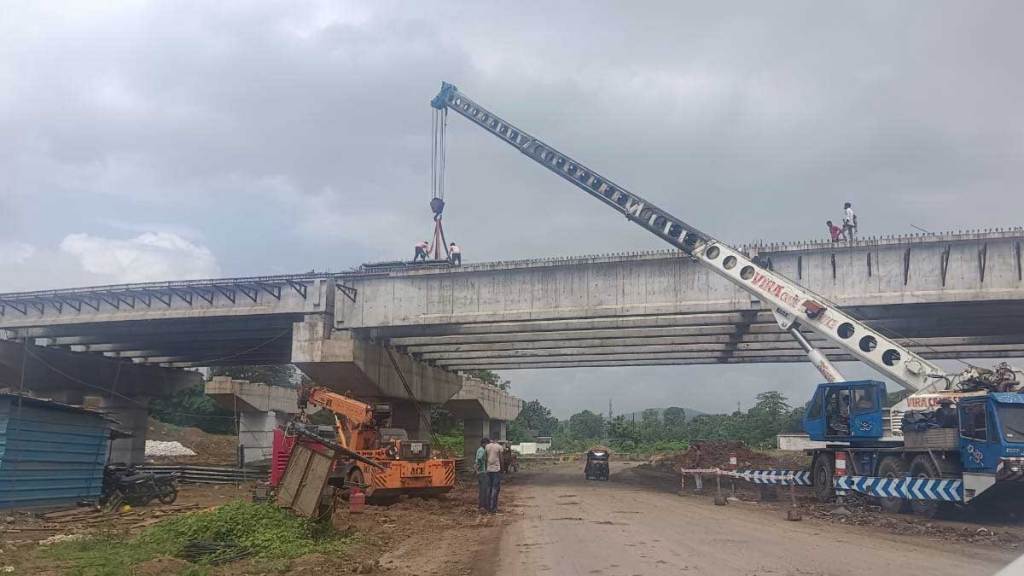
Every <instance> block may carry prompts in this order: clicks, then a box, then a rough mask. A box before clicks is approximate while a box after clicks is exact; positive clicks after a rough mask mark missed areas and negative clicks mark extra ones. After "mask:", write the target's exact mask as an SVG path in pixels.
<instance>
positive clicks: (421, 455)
mask: <svg viewBox="0 0 1024 576" xmlns="http://www.w3.org/2000/svg"><path fill="white" fill-rule="evenodd" d="M323 435H324V437H325V438H332V437H333V429H331V428H330V427H324V430H323ZM381 440H382V444H383V445H384V447H382V448H378V449H374V450H357V451H356V452H357V453H358V454H359V455H360V456H365V457H367V458H370V459H372V460H374V461H375V462H377V463H378V464H379V465H380V466H381V468H375V467H373V466H369V465H367V464H363V463H361V462H355V461H352V460H347V459H344V458H338V459H336V460H335V461H334V469H333V470H332V474H331V480H330V484H332V485H334V486H335V487H338V488H340V487H342V486H343V485H344V483H345V482H350V483H358V484H362V485H364V486H365V489H364V492H365V494H366V497H367V498H371V499H375V500H381V499H387V498H393V497H398V496H400V495H402V494H409V495H435V494H444V493H446V492H448V491H450V490H451V489H452V488H453V487H454V486H455V461H454V460H451V459H444V460H441V459H437V458H431V454H430V448H431V447H430V443H429V442H422V441H416V440H408V439H406V438H405V431H404V430H400V429H383V430H381ZM295 442H303V443H304V444H307V445H309V446H311V447H312V448H313V449H315V450H324V449H325V448H324V447H323V446H321V445H319V444H317V443H316V442H314V441H311V440H304V439H301V438H298V437H296V436H293V435H290V434H288V433H287V432H286V431H285V430H284V429H282V428H277V429H275V430H274V441H273V459H272V466H271V471H270V484H271V485H272V486H275V487H276V486H277V485H278V483H279V482H280V481H281V477H282V476H283V475H284V471H285V469H286V468H287V467H288V458H289V457H290V455H291V451H292V447H293V446H294V445H295Z"/></svg>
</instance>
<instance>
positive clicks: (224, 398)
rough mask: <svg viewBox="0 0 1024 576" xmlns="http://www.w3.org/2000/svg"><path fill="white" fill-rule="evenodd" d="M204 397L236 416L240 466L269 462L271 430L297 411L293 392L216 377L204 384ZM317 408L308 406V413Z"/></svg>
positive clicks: (279, 387)
mask: <svg viewBox="0 0 1024 576" xmlns="http://www.w3.org/2000/svg"><path fill="white" fill-rule="evenodd" d="M206 395H207V396H209V397H210V398H212V399H213V401H214V402H216V403H217V405H218V406H220V407H221V408H224V409H225V410H231V411H232V412H234V413H236V414H238V445H239V447H240V452H241V455H242V462H241V464H253V463H256V462H263V461H267V460H270V458H271V457H272V456H273V441H274V429H275V428H277V427H278V426H284V425H285V424H287V423H288V421H289V420H291V418H292V416H293V415H294V414H296V413H298V411H299V407H298V403H297V393H296V390H295V389H294V388H284V387H281V386H271V385H269V384H264V383H262V382H249V381H248V380H235V379H232V378H230V377H228V376H215V377H214V378H213V379H211V380H210V381H209V382H207V383H206ZM317 410H319V408H317V407H314V406H310V407H309V409H308V412H310V413H312V412H316V411H317Z"/></svg>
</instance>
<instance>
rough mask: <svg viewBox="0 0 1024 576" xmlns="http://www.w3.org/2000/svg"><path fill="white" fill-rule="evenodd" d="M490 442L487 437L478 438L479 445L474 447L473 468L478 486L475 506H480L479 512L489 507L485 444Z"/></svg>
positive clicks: (489, 497)
mask: <svg viewBox="0 0 1024 576" xmlns="http://www.w3.org/2000/svg"><path fill="white" fill-rule="evenodd" d="M490 443H491V440H490V439H489V438H481V439H480V447H479V448H477V449H476V460H475V465H474V469H475V470H476V481H477V484H478V485H479V488H480V493H479V497H478V498H477V507H479V508H480V511H481V512H487V511H489V510H490V509H491V505H490V500H491V484H490V482H489V481H488V478H487V449H486V446H487V445H488V444H490Z"/></svg>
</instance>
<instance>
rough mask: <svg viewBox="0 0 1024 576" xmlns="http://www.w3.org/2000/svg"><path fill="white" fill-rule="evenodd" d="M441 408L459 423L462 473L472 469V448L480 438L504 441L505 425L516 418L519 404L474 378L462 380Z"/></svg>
mask: <svg viewBox="0 0 1024 576" xmlns="http://www.w3.org/2000/svg"><path fill="white" fill-rule="evenodd" d="M445 408H447V409H448V411H449V412H451V413H452V414H454V415H455V417H456V418H459V419H461V420H462V427H463V443H462V452H463V456H464V457H465V459H466V460H465V464H464V466H465V468H466V470H469V471H472V470H473V461H474V459H475V458H476V449H477V448H479V447H480V440H481V439H482V438H484V437H487V438H490V439H492V440H506V439H507V437H508V423H509V422H510V421H511V420H514V419H515V418H516V416H518V415H519V411H520V410H522V408H523V401H522V400H520V399H519V398H516V397H515V396H512V395H511V394H509V393H508V392H506V391H504V390H501V389H499V388H497V387H495V386H491V385H488V384H484V383H483V382H482V381H480V380H477V379H476V378H469V377H466V376H464V377H463V384H462V388H461V389H460V390H459V392H458V393H457V394H455V396H453V397H452V399H451V400H449V401H448V402H447V403H445Z"/></svg>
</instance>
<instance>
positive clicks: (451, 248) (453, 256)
mask: <svg viewBox="0 0 1024 576" xmlns="http://www.w3.org/2000/svg"><path fill="white" fill-rule="evenodd" d="M448 258H449V259H450V260H451V263H452V265H453V266H462V248H459V246H458V245H457V244H456V243H455V242H452V243H451V244H449V245H448Z"/></svg>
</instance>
